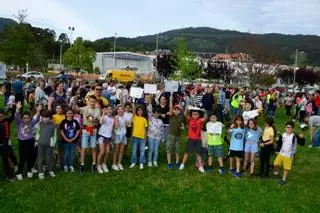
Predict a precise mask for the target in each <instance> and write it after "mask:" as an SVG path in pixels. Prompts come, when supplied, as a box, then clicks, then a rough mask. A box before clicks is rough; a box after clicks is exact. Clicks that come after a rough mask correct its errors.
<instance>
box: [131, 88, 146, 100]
mask: <svg viewBox="0 0 320 213" xmlns="http://www.w3.org/2000/svg"><path fill="white" fill-rule="evenodd" d="M142 94H143V89H141V88H140V87H131V89H130V96H131V97H133V98H142Z"/></svg>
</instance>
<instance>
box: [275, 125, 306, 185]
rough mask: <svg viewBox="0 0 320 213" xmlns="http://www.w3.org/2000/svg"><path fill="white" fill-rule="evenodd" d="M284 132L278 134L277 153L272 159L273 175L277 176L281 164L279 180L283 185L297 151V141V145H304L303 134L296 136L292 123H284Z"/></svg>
mask: <svg viewBox="0 0 320 213" xmlns="http://www.w3.org/2000/svg"><path fill="white" fill-rule="evenodd" d="M285 126H286V129H285V133H283V134H282V135H280V136H279V141H278V144H277V145H278V148H279V153H278V155H277V157H276V159H275V160H274V163H273V164H274V168H273V169H274V172H273V175H274V176H275V177H277V176H279V167H280V166H282V165H283V169H284V170H283V176H282V179H281V180H280V184H281V185H284V184H286V183H287V176H288V173H289V171H290V170H291V166H292V161H293V157H294V155H295V153H296V151H297V143H298V144H299V145H304V143H305V138H304V136H303V134H300V135H299V136H296V135H295V134H294V132H293V128H294V123H293V122H288V123H286V125H285Z"/></svg>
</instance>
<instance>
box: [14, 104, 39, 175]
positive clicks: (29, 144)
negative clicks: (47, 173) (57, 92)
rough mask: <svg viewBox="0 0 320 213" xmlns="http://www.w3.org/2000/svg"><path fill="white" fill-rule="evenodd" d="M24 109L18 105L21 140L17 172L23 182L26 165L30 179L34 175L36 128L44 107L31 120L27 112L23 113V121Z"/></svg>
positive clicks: (17, 118) (17, 120)
mask: <svg viewBox="0 0 320 213" xmlns="http://www.w3.org/2000/svg"><path fill="white" fill-rule="evenodd" d="M22 107H23V105H22V104H21V102H18V103H17V105H16V108H17V109H16V113H15V121H16V124H17V129H18V140H19V160H20V161H19V168H18V171H17V175H16V177H17V179H18V180H22V179H23V177H22V171H23V167H24V165H25V163H27V167H28V173H27V175H28V178H32V177H33V174H32V172H31V169H32V167H33V164H34V155H35V154H34V143H35V140H34V126H35V125H36V124H37V123H38V122H39V120H40V111H41V110H42V105H38V106H37V107H36V110H37V113H36V116H34V117H33V119H32V120H31V116H30V114H29V113H27V112H23V113H22V119H21V117H20V110H21V108H22Z"/></svg>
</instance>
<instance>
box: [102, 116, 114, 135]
mask: <svg viewBox="0 0 320 213" xmlns="http://www.w3.org/2000/svg"><path fill="white" fill-rule="evenodd" d="M113 125H114V118H113V117H109V116H107V115H105V116H104V118H103V124H101V126H100V129H99V132H98V134H99V135H101V136H103V137H106V138H112V130H113Z"/></svg>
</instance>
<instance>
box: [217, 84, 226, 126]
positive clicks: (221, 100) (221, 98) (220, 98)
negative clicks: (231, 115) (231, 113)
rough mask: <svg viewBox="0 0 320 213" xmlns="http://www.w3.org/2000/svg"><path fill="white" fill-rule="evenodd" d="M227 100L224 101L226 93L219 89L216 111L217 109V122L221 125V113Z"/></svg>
mask: <svg viewBox="0 0 320 213" xmlns="http://www.w3.org/2000/svg"><path fill="white" fill-rule="evenodd" d="M226 104H227V100H226V93H225V89H224V88H222V87H220V88H219V91H218V105H217V106H218V109H217V118H218V121H220V122H222V123H223V111H224V109H225V107H226Z"/></svg>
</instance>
